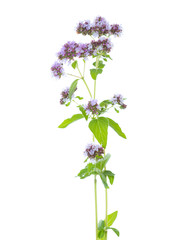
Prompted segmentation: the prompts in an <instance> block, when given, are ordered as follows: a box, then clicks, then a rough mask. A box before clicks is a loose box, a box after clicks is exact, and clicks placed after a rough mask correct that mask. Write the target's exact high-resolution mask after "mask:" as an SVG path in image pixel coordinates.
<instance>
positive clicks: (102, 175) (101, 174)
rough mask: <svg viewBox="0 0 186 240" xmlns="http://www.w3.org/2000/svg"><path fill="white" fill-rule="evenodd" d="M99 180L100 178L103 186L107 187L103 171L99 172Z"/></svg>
mask: <svg viewBox="0 0 186 240" xmlns="http://www.w3.org/2000/svg"><path fill="white" fill-rule="evenodd" d="M99 176H100V178H101V180H102V183H103V185H104V187H105V188H109V186H108V184H107V179H106V176H105V175H104V174H103V173H100V174H99Z"/></svg>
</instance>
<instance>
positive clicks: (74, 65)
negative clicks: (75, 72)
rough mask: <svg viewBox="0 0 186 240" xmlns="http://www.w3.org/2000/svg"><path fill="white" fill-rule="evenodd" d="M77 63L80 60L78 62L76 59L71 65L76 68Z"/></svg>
mask: <svg viewBox="0 0 186 240" xmlns="http://www.w3.org/2000/svg"><path fill="white" fill-rule="evenodd" d="M77 64H78V62H77V60H76V61H74V62H73V63H72V64H71V66H72V67H73V68H74V69H75V68H76V67H77Z"/></svg>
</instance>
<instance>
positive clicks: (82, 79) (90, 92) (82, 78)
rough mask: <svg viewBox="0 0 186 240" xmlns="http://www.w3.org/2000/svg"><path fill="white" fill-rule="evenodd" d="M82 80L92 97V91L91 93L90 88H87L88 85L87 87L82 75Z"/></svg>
mask: <svg viewBox="0 0 186 240" xmlns="http://www.w3.org/2000/svg"><path fill="white" fill-rule="evenodd" d="M82 80H83V82H84V84H85V86H86V88H87V90H88V92H89V94H90V97H91V98H92V93H91V91H90V89H89V87H88V85H87V83H86V81H85V79H84V77H82Z"/></svg>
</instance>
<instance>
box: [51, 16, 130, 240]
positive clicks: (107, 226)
mask: <svg viewBox="0 0 186 240" xmlns="http://www.w3.org/2000/svg"><path fill="white" fill-rule="evenodd" d="M76 32H77V33H78V34H82V35H84V36H86V35H88V36H90V38H91V39H90V41H89V42H88V43H77V42H75V41H69V42H67V43H65V44H64V45H63V46H62V48H61V50H60V51H59V52H58V53H57V58H58V59H57V61H56V62H55V63H54V64H53V66H52V67H51V71H52V74H53V76H54V77H56V78H58V79H61V78H63V77H71V78H73V80H72V81H71V85H70V86H69V87H68V88H66V89H64V90H63V91H62V92H61V99H60V104H61V105H64V106H66V107H68V106H70V105H71V104H76V106H77V111H76V112H75V114H74V115H73V116H71V117H69V118H67V119H65V120H64V121H63V122H62V123H61V124H60V125H59V128H66V127H67V126H69V125H70V124H71V123H74V122H76V121H78V120H80V119H84V120H85V121H86V122H88V124H86V125H88V128H89V130H90V131H91V132H92V136H93V139H92V142H91V143H90V144H88V145H87V146H86V148H85V150H84V155H85V157H86V159H85V160H84V164H85V166H84V168H83V169H81V170H80V171H79V173H77V176H78V177H79V178H80V179H85V178H87V177H90V176H92V175H93V176H94V194H95V230H96V231H95V233H96V240H99V239H100V240H107V234H108V231H110V230H111V231H113V232H114V233H115V234H116V235H117V236H119V230H118V229H116V228H114V227H113V223H114V221H115V219H116V217H117V214H118V211H114V212H113V213H108V195H107V191H108V188H110V186H111V185H112V184H113V183H114V178H115V174H114V173H113V172H112V171H111V170H110V169H108V167H107V164H108V161H110V159H111V155H110V153H108V152H107V148H106V147H107V136H108V131H109V128H112V129H113V130H114V131H115V132H116V133H117V134H118V136H120V137H121V138H123V139H126V136H125V134H124V132H123V131H122V130H121V127H120V126H119V124H118V123H117V122H115V121H114V120H113V119H112V118H110V117H105V116H104V114H105V113H110V110H111V109H114V110H115V111H116V112H117V113H119V112H120V110H123V109H125V108H126V107H127V105H126V104H125V103H124V101H125V98H123V96H122V95H121V94H114V95H113V96H111V97H108V99H104V100H103V101H102V102H98V100H97V99H96V88H97V81H99V78H101V74H102V72H103V71H105V69H106V65H107V62H108V61H110V60H112V58H111V56H110V52H111V49H112V42H111V37H112V36H115V37H119V36H120V35H121V33H122V28H121V26H120V25H119V24H109V23H108V22H107V21H106V20H105V19H104V18H103V17H101V16H99V17H96V19H95V20H94V21H93V22H92V23H91V22H90V21H89V20H87V21H83V22H80V23H78V25H77V27H76ZM88 60H90V61H92V67H91V69H89V75H88V76H85V69H86V63H87V61H88ZM80 61H82V63H83V69H80ZM65 63H68V64H71V67H72V68H71V70H72V72H69V73H67V72H65V70H64V65H65ZM80 81H82V82H83V83H84V85H85V87H86V89H87V91H88V94H89V100H88V101H87V102H84V97H83V96H79V95H78V94H77V92H78V90H77V89H78V84H79V82H80ZM88 81H94V84H93V86H94V87H93V89H90V87H89V82H88ZM82 102H83V103H82ZM98 177H99V178H100V179H101V182H102V183H103V186H104V188H105V190H104V191H105V218H104V219H100V220H98V207H97V206H98V203H97V178H98Z"/></svg>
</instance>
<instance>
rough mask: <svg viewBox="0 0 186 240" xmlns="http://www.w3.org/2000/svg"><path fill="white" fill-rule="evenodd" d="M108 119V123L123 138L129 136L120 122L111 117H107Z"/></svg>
mask: <svg viewBox="0 0 186 240" xmlns="http://www.w3.org/2000/svg"><path fill="white" fill-rule="evenodd" d="M107 119H108V124H109V126H110V127H111V128H112V129H114V131H115V132H116V133H117V134H118V135H119V136H120V137H122V138H125V139H126V138H127V137H126V135H125V134H124V132H122V130H121V128H120V126H119V124H118V123H116V122H115V121H114V120H112V119H111V118H107Z"/></svg>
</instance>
